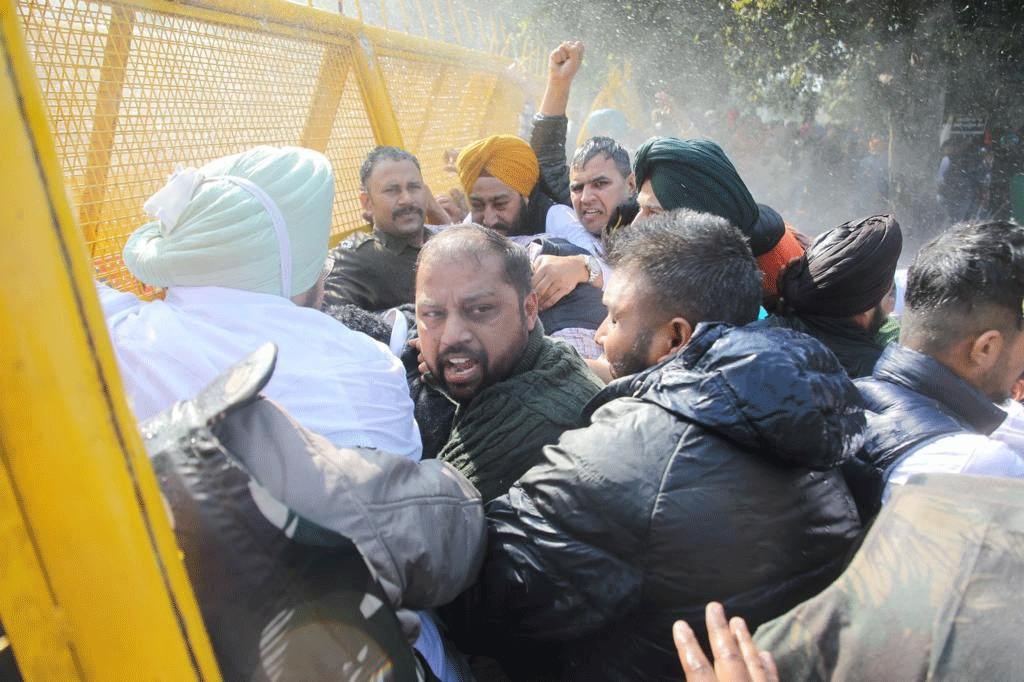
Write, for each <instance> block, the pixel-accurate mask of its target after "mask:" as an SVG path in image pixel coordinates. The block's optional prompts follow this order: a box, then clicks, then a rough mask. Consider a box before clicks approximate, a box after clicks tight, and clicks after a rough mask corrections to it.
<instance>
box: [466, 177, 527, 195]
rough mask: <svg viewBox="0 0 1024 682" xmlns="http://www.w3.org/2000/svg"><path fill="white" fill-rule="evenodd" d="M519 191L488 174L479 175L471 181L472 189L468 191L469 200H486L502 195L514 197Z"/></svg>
mask: <svg viewBox="0 0 1024 682" xmlns="http://www.w3.org/2000/svg"><path fill="white" fill-rule="evenodd" d="M518 196H520V195H519V192H517V191H515V190H514V189H512V188H511V187H509V186H508V185H506V184H505V183H504V182H502V181H501V180H499V179H498V178H496V177H494V176H490V175H481V176H480V177H479V178H477V181H476V182H475V183H473V189H472V190H471V191H470V193H469V198H470V200H474V199H475V200H477V201H487V200H489V199H498V198H503V197H508V198H515V197H518Z"/></svg>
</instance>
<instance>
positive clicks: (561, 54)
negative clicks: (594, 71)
mask: <svg viewBox="0 0 1024 682" xmlns="http://www.w3.org/2000/svg"><path fill="white" fill-rule="evenodd" d="M582 63H583V41H582V40H566V41H565V42H563V43H562V44H561V45H559V46H558V47H556V48H555V49H554V51H552V52H551V56H550V57H549V58H548V75H549V76H550V77H551V78H557V79H560V80H565V81H571V80H572V79H573V78H574V77H575V76H576V72H577V71H579V70H580V65H581V64H582Z"/></svg>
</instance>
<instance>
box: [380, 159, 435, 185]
mask: <svg viewBox="0 0 1024 682" xmlns="http://www.w3.org/2000/svg"><path fill="white" fill-rule="evenodd" d="M408 176H412V177H413V178H415V179H417V180H422V179H423V173H422V172H420V169H419V168H417V167H416V164H415V163H413V162H412V161H409V160H408V159H399V160H398V161H396V160H394V159H381V160H380V161H379V162H378V163H377V165H376V166H374V167H373V171H372V172H371V173H370V181H371V182H373V181H374V180H383V179H385V178H387V179H396V178H398V177H408Z"/></svg>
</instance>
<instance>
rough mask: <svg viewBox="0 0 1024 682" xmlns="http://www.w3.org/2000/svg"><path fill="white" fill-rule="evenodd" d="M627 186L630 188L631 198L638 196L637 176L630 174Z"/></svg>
mask: <svg viewBox="0 0 1024 682" xmlns="http://www.w3.org/2000/svg"><path fill="white" fill-rule="evenodd" d="M626 186H627V187H629V196H635V195H636V174H635V173H630V174H629V177H627V178H626Z"/></svg>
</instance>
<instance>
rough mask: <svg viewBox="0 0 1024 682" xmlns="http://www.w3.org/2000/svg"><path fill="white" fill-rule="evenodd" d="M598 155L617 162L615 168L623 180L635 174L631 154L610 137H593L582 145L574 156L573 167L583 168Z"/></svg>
mask: <svg viewBox="0 0 1024 682" xmlns="http://www.w3.org/2000/svg"><path fill="white" fill-rule="evenodd" d="M598 154H604V155H605V156H607V157H608V158H610V159H611V160H612V161H613V162H615V167H616V168H617V169H618V171H619V173H621V174H622V177H623V178H628V177H629V176H630V174H631V173H632V172H633V165H632V163H630V161H629V152H627V151H626V150H625V148H624V147H623V146H622V145H621V144H619V143H618V142H616V141H615V140H613V139H612V138H610V137H591V138H589V139H588V140H587V141H586V142H584V143H583V144H581V145H580V146H579V148H578V149H577V150H576V153H575V154H573V155H572V167H573V168H583V167H584V166H586V165H587V163H589V161H590V160H591V159H592V158H594V157H595V156H597V155H598Z"/></svg>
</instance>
